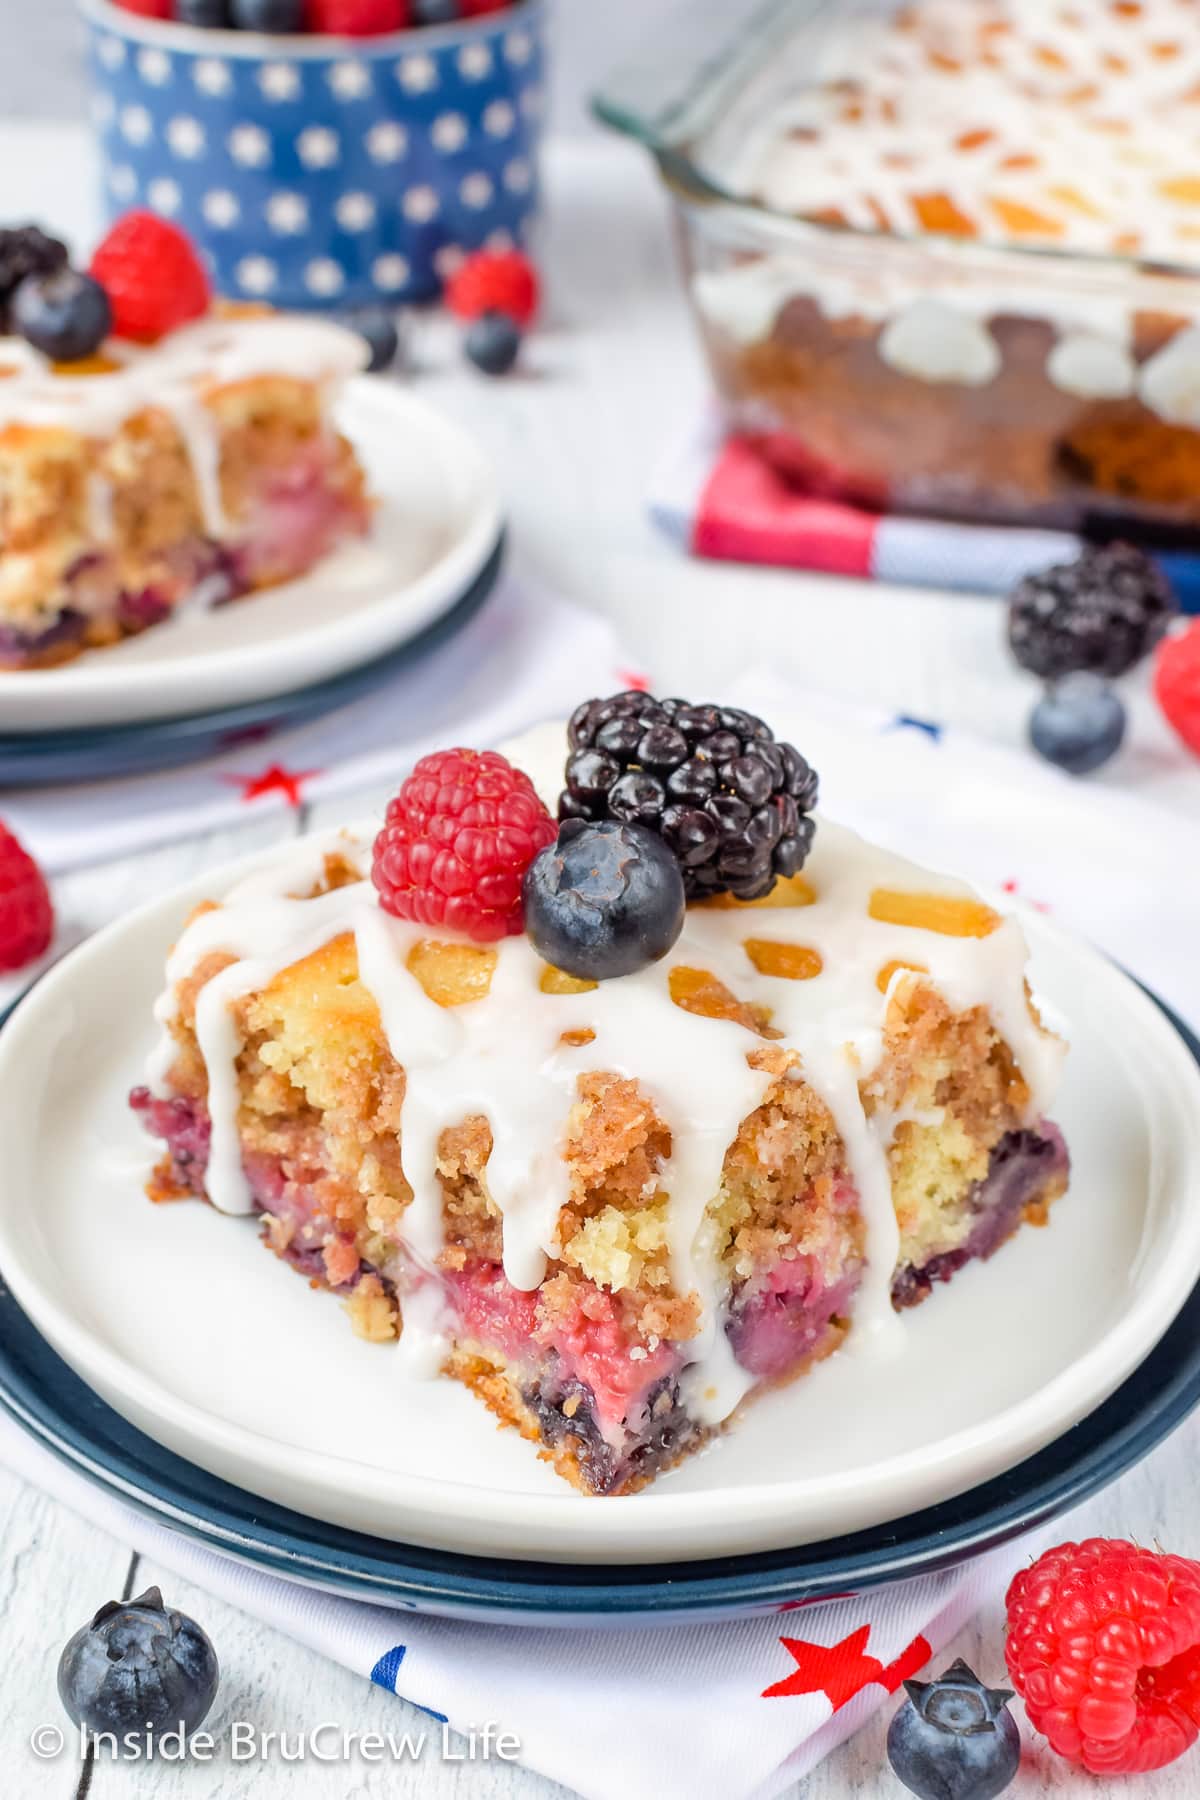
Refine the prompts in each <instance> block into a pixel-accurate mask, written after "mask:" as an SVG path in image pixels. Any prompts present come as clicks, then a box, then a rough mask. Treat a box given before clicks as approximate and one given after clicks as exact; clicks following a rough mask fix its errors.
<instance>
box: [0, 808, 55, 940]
mask: <svg viewBox="0 0 1200 1800" xmlns="http://www.w3.org/2000/svg"><path fill="white" fill-rule="evenodd" d="M53 936H54V908H53V906H52V905H51V904H50V890H49V888H48V887H47V886H46V878H45V876H44V875H43V874H42V871H41V870H40V869H39V868H38V866H37V864H36V863H35V862H34V860H33V858H32V856H30V854H29V852H28V850H25V849H24V848H23V847H22V846H21V845H20V844H19V843H18V842H17V840H16V838H15V837H14V836H13V834H12V832H11V831H9V829H8V827H7V826H5V825H0V971H3V972H6V973H7V972H8V971H10V970H12V969H23V968H24V967H25V964H26V963H31V962H32V961H33V960H34V958H35V957H38V956H41V954H42V952H43V951H44V950H48V949H49V948H50V940H51V938H52V937H53Z"/></svg>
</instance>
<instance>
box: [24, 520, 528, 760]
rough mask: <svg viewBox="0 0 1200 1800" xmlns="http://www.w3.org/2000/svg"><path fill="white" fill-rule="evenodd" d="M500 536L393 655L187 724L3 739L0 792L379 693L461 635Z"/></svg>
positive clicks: (299, 721) (305, 718)
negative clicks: (443, 605)
mask: <svg viewBox="0 0 1200 1800" xmlns="http://www.w3.org/2000/svg"><path fill="white" fill-rule="evenodd" d="M504 543H505V540H504V533H503V532H501V534H500V536H499V537H498V538H497V539H496V542H495V543H494V545H493V546H492V549H491V551H490V552H489V554H488V556H487V560H486V561H485V562H484V564H483V567H482V568H481V569H480V570H479V573H478V574H477V575H476V576H475V577H474V579H473V580H472V581H471V583H470V585H469V586H468V587H467V588H466V589H465V591H464V592H463V593H462V594H461V595H460V596H459V597H458V599H457V600H455V601H454V602H453V603H452V604H451V605H450V606H449V607H448V608H447V609H446V610H445V611H444V612H442V613H441V614H440V616H439V617H437V618H435V619H434V620H432V621H431V622H430V623H429V624H428V625H426V626H425V627H424V628H423V629H422V630H420V631H418V632H417V633H416V634H415V635H414V636H413V637H410V638H409V639H408V640H407V641H406V642H405V643H403V644H400V645H398V646H397V647H396V648H395V649H394V650H389V651H387V652H386V653H385V654H384V655H382V656H377V657H375V658H373V659H372V660H371V661H368V662H365V663H362V664H360V665H359V666H358V667H357V668H352V669H347V670H344V671H343V672H342V673H341V674H338V675H333V676H330V677H328V678H327V679H326V680H324V681H318V682H314V683H312V684H310V685H308V686H306V687H301V688H297V689H295V690H294V691H293V692H292V693H289V694H277V695H275V696H274V697H273V698H269V699H265V700H249V701H244V702H242V703H241V704H239V705H237V706H225V707H216V708H209V709H208V710H206V711H203V712H197V713H193V714H191V715H190V716H188V717H186V718H179V719H152V720H146V721H143V722H141V723H139V724H133V725H97V726H88V727H86V728H82V729H79V730H74V731H72V730H56V731H48V732H45V733H36V734H35V733H27V732H7V733H0V786H3V787H48V786H52V785H53V784H55V783H58V782H74V781H104V780H108V779H110V778H112V777H114V776H120V775H143V774H150V773H157V772H158V771H159V770H160V769H168V768H175V767H178V766H179V765H180V764H182V763H188V762H196V761H199V760H200V759H202V758H203V757H206V756H216V755H219V754H220V752H221V751H223V750H228V749H230V748H231V747H232V746H233V745H236V744H238V743H240V742H242V741H244V740H248V739H258V738H261V737H264V736H266V735H268V734H269V733H271V732H274V731H281V730H283V729H284V728H285V727H292V726H297V725H306V724H308V723H309V721H310V720H312V719H316V718H320V717H321V716H322V715H323V714H325V713H329V712H334V711H335V710H336V709H337V708H338V707H340V706H349V705H350V704H351V702H352V701H355V700H358V699H361V698H362V696H363V695H364V694H368V693H371V692H373V691H374V689H376V688H378V687H382V686H383V685H384V684H385V682H388V681H390V680H391V679H392V677H393V676H394V675H396V674H398V673H399V671H400V670H401V669H406V668H408V667H409V666H410V665H411V664H412V663H414V662H417V661H419V660H420V658H422V657H424V656H428V655H429V654H430V652H431V651H433V650H436V649H437V648H438V646H439V645H440V644H443V643H445V641H446V640H447V638H450V637H453V636H454V634H455V633H456V632H457V631H461V629H462V628H463V626H464V625H466V624H467V623H468V622H469V621H470V620H471V619H473V618H474V616H475V614H476V613H477V612H478V611H479V610H480V608H481V607H482V606H483V604H484V602H485V601H486V599H487V598H488V595H489V594H490V593H491V592H492V589H493V588H494V587H495V585H496V581H497V578H498V577H499V574H500V570H501V567H502V564H503V561H504Z"/></svg>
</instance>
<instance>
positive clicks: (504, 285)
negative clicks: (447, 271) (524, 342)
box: [446, 250, 540, 329]
mask: <svg viewBox="0 0 1200 1800" xmlns="http://www.w3.org/2000/svg"><path fill="white" fill-rule="evenodd" d="M539 294H540V288H539V285H538V277H537V270H536V269H535V268H534V266H533V264H532V263H531V262H530V260H529V258H528V257H527V256H522V255H521V252H520V251H519V250H477V251H476V252H475V254H474V255H473V256H468V257H467V259H466V261H465V262H463V263H462V264H460V266H459V267H458V268H457V269H456V270H455V271H454V274H453V275H452V276H451V277H450V280H449V281H448V282H447V284H446V305H447V306H448V307H449V308H450V311H451V312H452V313H457V315H458V317H459V318H460V319H478V318H481V317H482V315H483V314H484V313H489V312H498V313H504V314H505V315H506V317H508V318H510V319H514V320H515V321H516V323H517V324H518V325H520V326H521V328H522V329H524V328H525V327H526V326H527V325H529V324H530V323H531V321H532V319H533V317H534V314H535V313H536V312H537V309H538V298H539Z"/></svg>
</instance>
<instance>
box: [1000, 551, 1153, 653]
mask: <svg viewBox="0 0 1200 1800" xmlns="http://www.w3.org/2000/svg"><path fill="white" fill-rule="evenodd" d="M1176 608H1177V602H1176V599H1175V595H1174V592H1173V590H1172V588H1171V584H1170V582H1169V581H1168V580H1167V578H1166V576H1165V575H1164V574H1163V572H1162V570H1161V568H1160V567H1159V566H1158V564H1157V563H1156V562H1154V561H1153V560H1152V559H1151V558H1150V557H1149V556H1147V555H1146V554H1145V552H1144V551H1141V550H1137V549H1135V548H1134V546H1133V545H1132V544H1105V545H1102V546H1099V547H1097V548H1095V549H1089V550H1085V551H1084V552H1083V554H1082V555H1081V556H1079V557H1077V558H1076V560H1075V561H1074V562H1071V563H1056V564H1055V565H1054V567H1053V568H1050V569H1042V570H1039V571H1038V573H1037V574H1035V575H1027V576H1026V577H1025V579H1024V580H1023V581H1022V582H1020V583H1019V585H1018V586H1017V587H1016V589H1015V590H1014V592H1013V595H1012V599H1011V601H1010V603H1009V613H1008V641H1009V645H1010V647H1011V649H1012V653H1013V655H1014V656H1015V657H1016V659H1017V661H1018V662H1019V663H1020V665H1021V667H1022V668H1023V669H1028V670H1029V672H1030V674H1031V675H1040V676H1041V677H1042V679H1043V680H1045V681H1057V680H1058V679H1059V677H1060V676H1062V675H1075V674H1089V675H1107V676H1109V677H1110V678H1111V677H1115V676H1117V675H1124V674H1125V673H1126V672H1127V671H1128V670H1129V669H1132V668H1133V666H1134V664H1135V663H1138V662H1140V661H1141V659H1142V657H1143V656H1145V655H1147V654H1148V652H1149V651H1151V650H1152V649H1153V648H1154V646H1155V644H1157V642H1158V640H1159V639H1160V638H1161V637H1162V635H1163V633H1164V632H1165V631H1166V629H1167V626H1168V624H1169V623H1170V621H1171V619H1172V617H1173V616H1174V614H1175V611H1176Z"/></svg>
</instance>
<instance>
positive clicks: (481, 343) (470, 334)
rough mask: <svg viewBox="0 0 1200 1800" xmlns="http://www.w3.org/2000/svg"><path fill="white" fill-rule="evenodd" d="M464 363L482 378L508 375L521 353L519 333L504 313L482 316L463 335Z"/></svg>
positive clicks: (489, 313)
mask: <svg viewBox="0 0 1200 1800" xmlns="http://www.w3.org/2000/svg"><path fill="white" fill-rule="evenodd" d="M463 349H464V351H465V352H466V355H467V360H468V361H469V362H472V363H474V365H475V367H476V368H477V369H478V370H480V372H481V373H482V374H484V375H507V374H508V372H509V370H510V369H512V368H513V366H514V365H515V363H516V360H517V357H518V355H519V354H520V350H521V333H520V330H519V329H518V327H517V325H516V323H515V321H514V320H512V319H510V318H509V316H508V314H507V313H502V312H485V313H481V314H480V315H479V317H478V318H477V319H473V320H472V321H471V323H470V324H469V325H468V326H467V329H466V331H465V332H464V333H463Z"/></svg>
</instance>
